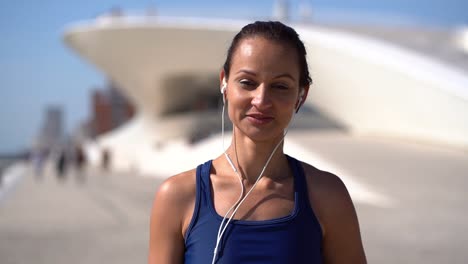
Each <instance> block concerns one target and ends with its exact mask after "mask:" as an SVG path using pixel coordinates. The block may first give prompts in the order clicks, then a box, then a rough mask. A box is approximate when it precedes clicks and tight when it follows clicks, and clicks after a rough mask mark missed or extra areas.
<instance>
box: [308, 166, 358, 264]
mask: <svg viewBox="0 0 468 264" xmlns="http://www.w3.org/2000/svg"><path fill="white" fill-rule="evenodd" d="M302 166H303V168H304V172H305V175H306V180H307V189H308V192H309V200H310V204H311V206H312V209H313V210H314V212H315V215H316V217H317V218H318V220H319V222H320V225H321V227H322V235H323V238H322V239H323V254H324V259H325V263H366V256H365V253H364V248H363V245H362V240H361V234H360V228H359V221H358V218H357V214H356V210H355V208H354V204H353V201H352V200H351V197H350V195H349V193H348V190H347V188H346V186H345V184H344V183H343V181H342V180H341V179H340V178H339V177H338V176H336V175H334V174H333V173H330V172H326V171H322V170H319V169H317V168H315V167H313V166H311V165H309V164H306V163H303V164H302Z"/></svg>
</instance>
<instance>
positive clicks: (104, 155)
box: [101, 148, 111, 171]
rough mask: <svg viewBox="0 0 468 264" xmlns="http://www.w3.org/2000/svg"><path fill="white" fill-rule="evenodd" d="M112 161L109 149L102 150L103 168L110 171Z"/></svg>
mask: <svg viewBox="0 0 468 264" xmlns="http://www.w3.org/2000/svg"><path fill="white" fill-rule="evenodd" d="M110 162H111V154H110V151H109V149H107V148H105V149H103V150H102V164H101V165H102V169H103V170H104V171H108V170H109V167H110Z"/></svg>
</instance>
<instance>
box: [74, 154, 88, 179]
mask: <svg viewBox="0 0 468 264" xmlns="http://www.w3.org/2000/svg"><path fill="white" fill-rule="evenodd" d="M74 161H75V171H76V177H77V180H79V181H80V182H84V181H85V180H86V173H85V170H86V155H85V152H84V151H83V148H82V147H81V145H77V146H76V148H75V153H74Z"/></svg>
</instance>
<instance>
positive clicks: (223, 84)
mask: <svg viewBox="0 0 468 264" xmlns="http://www.w3.org/2000/svg"><path fill="white" fill-rule="evenodd" d="M219 83H220V89H221V93H222V94H224V92H225V90H226V88H227V81H226V75H225V73H224V70H221V72H220V73H219Z"/></svg>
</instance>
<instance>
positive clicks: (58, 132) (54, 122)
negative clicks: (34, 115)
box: [33, 105, 64, 150]
mask: <svg viewBox="0 0 468 264" xmlns="http://www.w3.org/2000/svg"><path fill="white" fill-rule="evenodd" d="M63 118H64V117H63V108H62V107H61V106H58V105H50V106H48V107H47V108H46V109H45V111H44V117H43V120H42V125H41V127H40V129H39V134H38V135H37V137H36V139H35V142H34V146H33V147H34V148H36V149H43V150H52V149H53V148H55V147H57V146H59V145H60V144H61V143H62V141H63V139H64V121H63Z"/></svg>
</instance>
